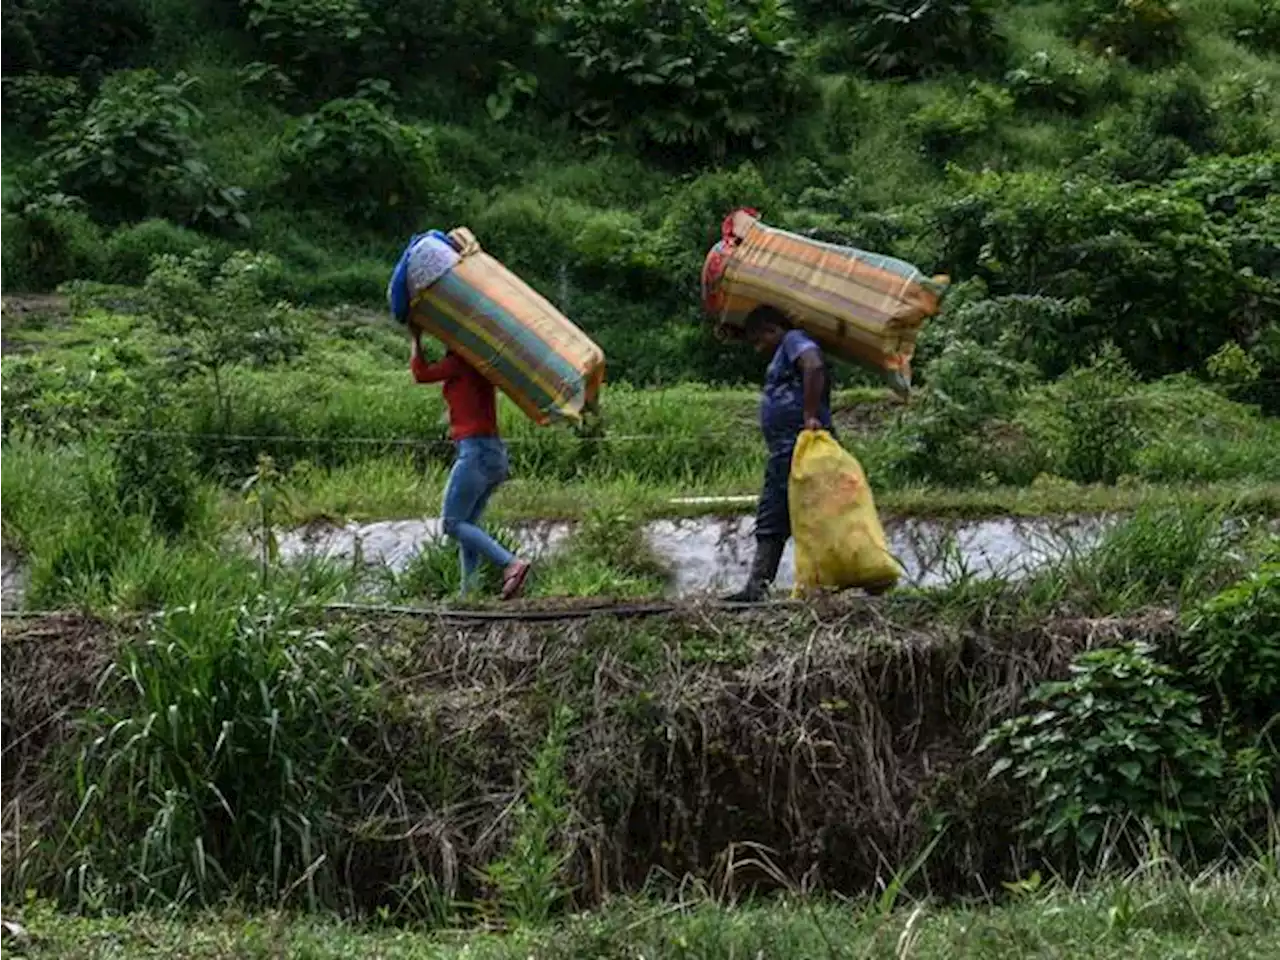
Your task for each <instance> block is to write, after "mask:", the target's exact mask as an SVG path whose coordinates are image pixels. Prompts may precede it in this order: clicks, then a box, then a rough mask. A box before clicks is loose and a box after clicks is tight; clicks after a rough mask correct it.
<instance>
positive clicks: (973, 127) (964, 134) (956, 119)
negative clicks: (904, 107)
mask: <svg viewBox="0 0 1280 960" xmlns="http://www.w3.org/2000/svg"><path fill="white" fill-rule="evenodd" d="M1012 112H1013V98H1012V97H1011V96H1009V94H1008V93H1006V92H1005V91H1003V90H1001V89H1000V88H999V87H994V86H992V85H991V84H989V83H973V84H970V85H969V89H968V91H966V92H965V93H964V94H954V93H953V94H948V95H945V96H941V97H938V98H936V99H934V100H932V101H930V103H929V105H928V106H925V107H922V108H921V109H920V110H918V111H916V113H915V114H914V115H913V116H912V117H911V127H912V129H913V130H914V131H915V133H916V134H917V136H919V137H920V141H921V144H922V146H923V148H924V152H925V153H926V154H928V156H929V157H930V159H932V160H934V161H935V162H939V163H942V162H945V161H947V160H948V159H951V158H952V157H953V156H954V155H955V154H957V153H959V152H960V151H961V150H963V149H964V148H965V147H967V146H969V145H970V144H972V143H974V142H975V141H977V140H980V139H981V138H983V137H985V136H987V135H989V134H990V133H991V132H992V131H993V130H994V129H995V127H996V125H997V124H998V123H999V122H1000V120H1002V119H1004V118H1005V117H1008V116H1009V115H1010V114H1011V113H1012Z"/></svg>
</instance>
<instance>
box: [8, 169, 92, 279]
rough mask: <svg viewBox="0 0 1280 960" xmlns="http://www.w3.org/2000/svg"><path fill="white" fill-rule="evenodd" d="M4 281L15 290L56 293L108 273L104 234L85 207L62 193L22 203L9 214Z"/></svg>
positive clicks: (34, 198)
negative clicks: (104, 267) (67, 285)
mask: <svg viewBox="0 0 1280 960" xmlns="http://www.w3.org/2000/svg"><path fill="white" fill-rule="evenodd" d="M0 233H2V235H3V243H4V282H5V284H6V285H7V286H8V287H9V288H10V289H13V290H30V291H42V290H52V289H53V288H54V287H56V286H58V284H60V283H62V282H64V281H67V280H74V279H76V278H77V277H93V276H97V275H98V273H99V272H100V271H101V269H102V259H103V258H102V254H103V251H102V230H101V228H100V227H99V226H98V225H97V224H95V223H94V222H93V220H92V219H90V218H89V216H88V215H87V214H86V212H85V208H84V204H83V203H82V202H81V201H80V200H79V199H77V198H75V197H68V196H66V195H65V194H62V193H48V194H44V195H41V196H36V197H32V198H31V199H30V200H29V201H27V202H25V203H20V204H19V205H18V209H17V210H16V211H15V212H13V213H9V212H8V211H5V214H4V229H3V231H2V232H0Z"/></svg>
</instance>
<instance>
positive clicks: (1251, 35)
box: [1233, 0, 1280, 53]
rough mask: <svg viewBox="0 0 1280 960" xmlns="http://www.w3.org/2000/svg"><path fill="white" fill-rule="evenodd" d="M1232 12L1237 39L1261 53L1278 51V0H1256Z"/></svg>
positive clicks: (1279, 8)
mask: <svg viewBox="0 0 1280 960" xmlns="http://www.w3.org/2000/svg"><path fill="white" fill-rule="evenodd" d="M1233 12H1234V13H1235V28H1236V29H1235V37H1236V39H1237V40H1239V41H1240V42H1241V43H1243V44H1246V45H1247V46H1249V47H1252V48H1253V49H1255V50H1258V51H1260V52H1263V53H1268V52H1272V53H1274V52H1276V51H1280V0H1256V2H1254V3H1251V4H1246V5H1241V6H1238V7H1236V8H1235V10H1234V11H1233Z"/></svg>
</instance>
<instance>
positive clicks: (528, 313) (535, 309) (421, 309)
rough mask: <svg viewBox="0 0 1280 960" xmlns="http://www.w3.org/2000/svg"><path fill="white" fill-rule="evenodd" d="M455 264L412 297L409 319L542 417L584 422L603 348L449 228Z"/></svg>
mask: <svg viewBox="0 0 1280 960" xmlns="http://www.w3.org/2000/svg"><path fill="white" fill-rule="evenodd" d="M449 239H450V240H451V241H452V243H453V245H454V247H455V249H457V250H458V252H459V260H458V264H457V266H455V267H454V268H453V269H452V270H450V271H449V272H448V273H446V274H445V275H444V276H443V277H441V278H440V279H439V280H437V281H436V282H435V283H433V284H432V285H431V286H429V287H425V288H423V289H422V290H419V291H417V292H416V293H415V294H414V296H413V301H412V308H411V309H412V312H411V313H410V322H411V323H412V324H413V325H414V326H415V327H416V328H417V329H419V330H421V331H422V332H423V333H426V334H430V335H431V336H433V337H435V338H436V339H437V340H440V341H442V342H443V343H444V344H445V346H447V347H448V348H449V349H450V350H453V351H454V352H455V353H457V354H459V355H461V357H462V358H463V359H464V360H466V361H467V363H469V364H471V366H473V367H475V368H476V369H477V370H478V371H480V373H481V375H482V376H483V377H484V378H485V379H486V380H488V381H489V382H490V383H492V384H493V385H494V386H496V387H498V389H500V390H501V391H502V392H503V393H505V394H506V395H507V396H508V397H510V398H511V400H512V401H514V402H515V404H516V406H518V407H519V408H520V409H521V410H522V411H524V413H525V415H526V416H527V417H529V419H531V420H533V421H534V422H535V423H537V424H541V425H546V424H548V423H566V422H567V423H579V422H581V420H582V416H583V413H584V412H586V411H589V410H591V409H593V408H594V407H595V406H596V405H597V401H598V398H599V393H600V388H601V386H602V385H603V383H604V372H605V361H604V351H603V350H601V349H600V348H599V347H598V346H597V345H596V344H595V343H594V342H593V341H592V340H591V338H590V337H588V336H587V335H586V334H585V333H583V332H582V331H581V330H580V329H578V327H577V326H575V325H574V324H573V323H572V322H571V321H570V320H569V319H568V318H567V317H565V315H564V314H562V313H561V312H560V311H559V310H557V309H556V308H555V307H554V306H553V305H552V304H551V302H550V301H549V300H547V299H546V298H545V297H543V296H541V295H540V294H539V293H538V292H537V291H536V290H534V289H533V288H532V287H530V286H529V285H528V284H527V283H525V282H524V281H523V280H521V279H520V278H519V277H518V276H516V275H515V274H514V273H512V272H511V271H510V270H508V269H507V268H506V267H505V266H503V265H502V264H501V263H500V262H499V261H497V260H495V259H494V258H493V257H491V256H489V254H487V253H485V252H484V250H482V249H481V247H480V244H479V243H478V242H477V241H476V238H475V237H474V236H473V235H472V234H471V231H470V230H467V229H466V228H465V227H459V228H458V229H456V230H454V231H452V232H451V233H450V234H449Z"/></svg>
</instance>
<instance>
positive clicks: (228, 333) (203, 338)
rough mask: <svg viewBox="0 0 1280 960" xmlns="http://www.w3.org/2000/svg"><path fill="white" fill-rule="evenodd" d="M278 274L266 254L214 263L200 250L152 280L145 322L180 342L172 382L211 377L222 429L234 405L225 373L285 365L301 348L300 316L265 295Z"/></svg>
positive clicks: (162, 261)
mask: <svg viewBox="0 0 1280 960" xmlns="http://www.w3.org/2000/svg"><path fill="white" fill-rule="evenodd" d="M275 268H276V263H275V261H274V260H273V259H272V258H270V257H268V256H264V255H262V254H255V253H250V252H247V251H240V252H238V253H235V254H233V255H232V256H231V257H229V258H228V259H227V260H226V261H225V262H223V263H221V264H217V263H216V262H215V261H214V259H213V256H212V254H211V253H210V251H208V250H201V251H197V253H196V254H194V255H192V256H190V257H186V258H180V257H178V256H175V255H173V254H165V255H162V256H161V257H159V258H157V260H156V261H155V265H154V268H153V269H152V271H151V273H150V274H149V275H148V276H147V282H146V286H145V287H144V290H143V293H144V298H145V303H146V310H147V313H148V315H149V316H150V317H151V319H152V320H153V321H154V322H155V323H156V325H157V327H159V329H160V330H161V331H162V332H163V333H166V334H168V335H170V336H174V337H178V338H180V339H181V341H182V345H181V347H180V348H179V349H178V350H176V351H175V352H174V353H173V354H172V355H171V357H170V361H169V362H170V363H171V364H172V365H173V371H172V373H173V375H174V376H176V377H183V376H187V375H189V374H191V373H199V374H205V375H207V376H208V377H209V378H210V379H211V380H212V384H213V390H214V398H215V402H216V406H217V410H218V414H219V419H220V420H221V421H222V422H223V424H224V425H225V423H226V422H228V421H229V418H230V416H231V404H232V397H231V392H230V384H229V383H228V382H227V378H226V371H227V369H228V368H230V367H231V366H234V365H236V364H238V363H245V362H251V363H255V364H259V365H270V364H275V363H282V362H284V361H286V360H289V359H291V358H292V357H294V356H296V355H297V354H298V353H300V352H301V350H302V348H303V341H302V324H301V319H300V317H299V315H298V313H297V311H296V310H295V309H294V308H293V307H291V306H290V305H288V304H283V303H277V304H271V303H268V302H267V300H266V299H265V296H264V293H263V288H264V286H265V285H266V283H267V282H268V279H269V275H270V274H271V272H272V271H273V270H274V269H275ZM215 456H216V453H215Z"/></svg>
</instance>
